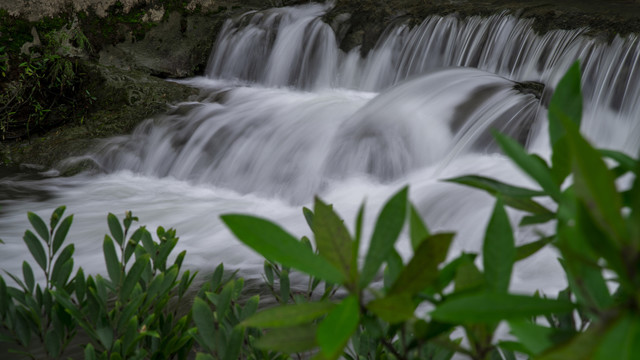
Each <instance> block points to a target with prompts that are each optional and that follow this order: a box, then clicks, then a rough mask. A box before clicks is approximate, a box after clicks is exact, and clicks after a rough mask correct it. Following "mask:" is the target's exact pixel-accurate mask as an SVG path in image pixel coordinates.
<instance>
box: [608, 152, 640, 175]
mask: <svg viewBox="0 0 640 360" xmlns="http://www.w3.org/2000/svg"><path fill="white" fill-rule="evenodd" d="M598 152H600V155H602V156H603V157H606V158H609V159H612V160H614V161H615V162H617V163H618V165H620V166H621V167H622V168H623V169H624V170H625V172H632V173H635V174H638V172H639V171H640V168H638V162H637V161H636V160H634V159H633V158H632V157H631V156H629V155H627V154H625V153H623V152H620V151H615V150H606V149H598Z"/></svg>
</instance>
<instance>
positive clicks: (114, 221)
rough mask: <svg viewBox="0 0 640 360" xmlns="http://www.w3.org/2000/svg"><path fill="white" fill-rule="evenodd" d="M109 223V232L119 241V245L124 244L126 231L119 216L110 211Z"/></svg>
mask: <svg viewBox="0 0 640 360" xmlns="http://www.w3.org/2000/svg"><path fill="white" fill-rule="evenodd" d="M107 223H108V224H109V232H110V233H111V236H112V237H113V239H114V240H115V241H116V242H117V243H118V245H120V246H122V242H123V241H124V233H123V231H122V225H120V221H119V220H118V217H117V216H115V215H113V214H112V213H109V215H107Z"/></svg>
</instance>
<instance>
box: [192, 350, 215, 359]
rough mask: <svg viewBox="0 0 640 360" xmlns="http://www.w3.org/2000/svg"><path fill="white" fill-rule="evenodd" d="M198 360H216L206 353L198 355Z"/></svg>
mask: <svg viewBox="0 0 640 360" xmlns="http://www.w3.org/2000/svg"><path fill="white" fill-rule="evenodd" d="M196 360H215V359H214V357H213V356H211V355H209V354H204V353H200V352H199V353H198V354H197V355H196Z"/></svg>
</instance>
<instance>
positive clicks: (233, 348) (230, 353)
mask: <svg viewBox="0 0 640 360" xmlns="http://www.w3.org/2000/svg"><path fill="white" fill-rule="evenodd" d="M244 332H245V331H244V329H242V328H234V329H233V331H232V332H231V337H230V338H229V341H228V342H227V348H226V351H225V352H224V358H223V360H237V359H240V358H241V357H240V356H239V355H240V350H241V349H242V342H243V340H244Z"/></svg>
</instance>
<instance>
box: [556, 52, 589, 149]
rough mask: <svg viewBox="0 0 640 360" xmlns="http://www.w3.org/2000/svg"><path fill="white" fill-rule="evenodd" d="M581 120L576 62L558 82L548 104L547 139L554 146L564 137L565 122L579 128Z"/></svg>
mask: <svg viewBox="0 0 640 360" xmlns="http://www.w3.org/2000/svg"><path fill="white" fill-rule="evenodd" d="M581 119H582V92H581V85H580V63H579V62H578V61H576V62H575V63H574V64H573V65H572V66H571V68H569V70H568V71H567V73H566V74H565V75H564V77H563V78H562V79H561V80H560V82H559V83H558V85H557V86H556V89H555V91H554V93H553V96H552V97H551V101H550V102H549V139H550V140H551V145H552V146H553V145H555V144H556V143H557V142H558V141H560V139H562V137H563V136H564V135H565V129H564V126H563V125H562V124H563V122H565V121H571V122H573V123H574V124H575V125H576V126H577V127H580V121H581Z"/></svg>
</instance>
